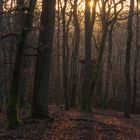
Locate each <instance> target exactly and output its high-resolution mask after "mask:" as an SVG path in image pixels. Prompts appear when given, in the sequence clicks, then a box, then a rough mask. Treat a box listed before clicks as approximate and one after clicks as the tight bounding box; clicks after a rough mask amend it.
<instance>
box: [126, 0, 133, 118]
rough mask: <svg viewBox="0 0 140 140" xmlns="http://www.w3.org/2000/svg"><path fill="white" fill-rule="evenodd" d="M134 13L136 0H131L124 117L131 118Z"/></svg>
mask: <svg viewBox="0 0 140 140" xmlns="http://www.w3.org/2000/svg"><path fill="white" fill-rule="evenodd" d="M133 13H134V0H130V7H129V16H128V23H127V24H128V25H127V30H128V32H127V34H128V36H127V45H126V54H125V84H126V85H125V101H124V117H127V118H129V117H130V113H131V77H130V58H131V45H132V38H133V31H132V24H133Z"/></svg>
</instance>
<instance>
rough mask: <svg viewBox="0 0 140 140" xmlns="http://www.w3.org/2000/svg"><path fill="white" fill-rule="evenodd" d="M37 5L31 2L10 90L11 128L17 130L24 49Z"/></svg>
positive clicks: (9, 116)
mask: <svg viewBox="0 0 140 140" xmlns="http://www.w3.org/2000/svg"><path fill="white" fill-rule="evenodd" d="M35 5H36V0H30V2H29V7H28V10H27V15H26V19H25V23H24V26H23V29H22V31H21V34H20V35H19V40H18V43H17V52H16V58H15V68H14V73H13V79H12V83H11V88H10V98H9V104H8V108H7V115H8V121H9V124H8V126H9V128H16V127H18V126H19V118H18V109H17V102H18V97H19V92H20V88H19V83H20V76H21V72H22V62H23V58H24V48H25V46H26V38H27V36H28V34H29V32H30V31H31V28H32V21H33V14H34V9H35Z"/></svg>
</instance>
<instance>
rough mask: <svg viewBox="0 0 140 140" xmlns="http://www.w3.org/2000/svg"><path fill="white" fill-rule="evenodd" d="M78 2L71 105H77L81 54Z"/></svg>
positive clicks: (75, 1) (75, 11) (75, 22)
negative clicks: (79, 58)
mask: <svg viewBox="0 0 140 140" xmlns="http://www.w3.org/2000/svg"><path fill="white" fill-rule="evenodd" d="M77 4H78V0H74V5H73V18H74V33H75V34H74V48H73V52H72V71H71V75H72V89H71V103H70V105H71V107H75V106H76V103H75V100H76V99H75V98H76V91H77V84H78V60H77V59H78V55H79V44H80V25H79V21H78V15H77Z"/></svg>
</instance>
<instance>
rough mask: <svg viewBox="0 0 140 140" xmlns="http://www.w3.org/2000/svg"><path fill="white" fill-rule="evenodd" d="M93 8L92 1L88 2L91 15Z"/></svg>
mask: <svg viewBox="0 0 140 140" xmlns="http://www.w3.org/2000/svg"><path fill="white" fill-rule="evenodd" d="M93 6H94V0H90V3H89V7H90V12H91V13H92V12H93V11H92V10H93Z"/></svg>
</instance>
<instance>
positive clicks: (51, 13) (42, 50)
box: [31, 0, 56, 118]
mask: <svg viewBox="0 0 140 140" xmlns="http://www.w3.org/2000/svg"><path fill="white" fill-rule="evenodd" d="M55 3H56V1H55V0H48V1H46V0H43V4H42V13H41V30H40V33H39V42H38V56H37V61H36V72H35V81H34V90H33V100H32V111H31V117H33V118H48V117H49V113H48V93H49V78H50V65H51V54H52V47H53V35H54V25H55Z"/></svg>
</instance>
